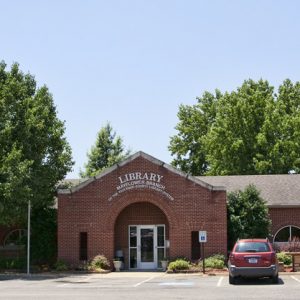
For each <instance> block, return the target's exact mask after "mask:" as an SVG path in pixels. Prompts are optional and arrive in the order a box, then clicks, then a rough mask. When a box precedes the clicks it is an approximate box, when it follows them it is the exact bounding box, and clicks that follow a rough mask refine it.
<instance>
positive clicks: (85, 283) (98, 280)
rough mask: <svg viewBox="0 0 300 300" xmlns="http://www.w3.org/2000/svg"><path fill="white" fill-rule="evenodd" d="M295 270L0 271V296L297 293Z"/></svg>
mask: <svg viewBox="0 0 300 300" xmlns="http://www.w3.org/2000/svg"><path fill="white" fill-rule="evenodd" d="M299 293H300V274H294V275H293V274H292V273H291V274H283V275H282V276H280V281H279V284H272V283H271V281H270V280H269V279H260V280H247V281H246V280H240V281H239V282H238V283H237V284H236V285H229V283H228V276H227V275H219V276H207V275H205V276H203V275H202V274H189V275H185V274H165V273H159V272H153V273H152V272H143V273H139V272H121V273H109V274H80V275H76V274H73V275H60V276H58V275H32V276H31V277H29V278H28V277H26V276H12V275H9V276H7V275H0V299H5V300H9V299H22V300H23V299H24V300H29V299H30V300H32V299H55V300H62V299H64V300H77V299H80V300H81V299H82V300H83V299H122V300H123V299H124V300H126V299H157V300H158V299H281V300H282V299H299Z"/></svg>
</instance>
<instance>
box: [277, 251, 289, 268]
mask: <svg viewBox="0 0 300 300" xmlns="http://www.w3.org/2000/svg"><path fill="white" fill-rule="evenodd" d="M276 256H277V259H278V261H279V262H283V263H284V265H286V266H289V265H291V264H292V256H291V255H290V254H288V253H286V252H279V253H276Z"/></svg>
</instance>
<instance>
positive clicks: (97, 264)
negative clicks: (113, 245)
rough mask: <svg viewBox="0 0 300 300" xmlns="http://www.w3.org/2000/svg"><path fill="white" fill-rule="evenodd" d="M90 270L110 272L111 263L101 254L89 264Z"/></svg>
mask: <svg viewBox="0 0 300 300" xmlns="http://www.w3.org/2000/svg"><path fill="white" fill-rule="evenodd" d="M88 269H89V270H93V271H101V270H109V269H110V262H109V260H108V259H107V258H106V257H105V256H104V255H103V254H99V255H96V256H95V257H94V258H93V259H92V260H91V261H90V262H89V266H88Z"/></svg>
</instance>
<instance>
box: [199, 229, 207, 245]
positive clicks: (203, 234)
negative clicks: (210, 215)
mask: <svg viewBox="0 0 300 300" xmlns="http://www.w3.org/2000/svg"><path fill="white" fill-rule="evenodd" d="M206 242H207V234H206V231H199V243H206Z"/></svg>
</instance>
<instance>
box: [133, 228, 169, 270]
mask: <svg viewBox="0 0 300 300" xmlns="http://www.w3.org/2000/svg"><path fill="white" fill-rule="evenodd" d="M164 256H165V226H164V225H130V226H129V266H130V268H131V269H156V268H160V261H161V260H162V259H163V257H164Z"/></svg>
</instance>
